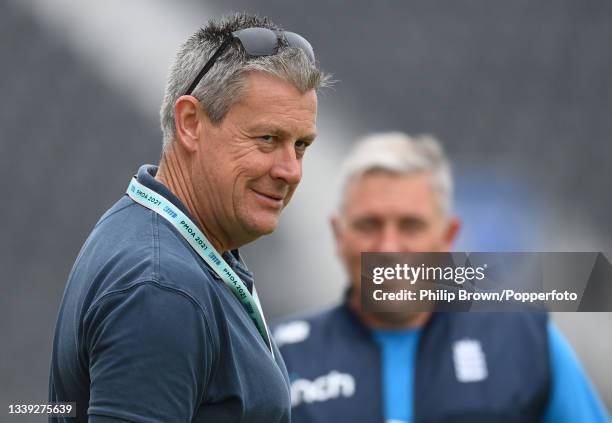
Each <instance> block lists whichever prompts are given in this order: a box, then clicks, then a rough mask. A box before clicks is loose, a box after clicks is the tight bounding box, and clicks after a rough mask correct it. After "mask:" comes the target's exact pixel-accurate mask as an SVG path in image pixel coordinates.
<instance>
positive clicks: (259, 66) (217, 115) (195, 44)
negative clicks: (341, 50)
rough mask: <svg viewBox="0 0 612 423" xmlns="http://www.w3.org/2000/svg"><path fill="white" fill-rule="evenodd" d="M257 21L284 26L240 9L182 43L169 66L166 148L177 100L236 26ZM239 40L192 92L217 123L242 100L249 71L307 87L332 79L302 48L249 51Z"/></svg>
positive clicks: (164, 110)
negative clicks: (255, 54) (271, 52)
mask: <svg viewBox="0 0 612 423" xmlns="http://www.w3.org/2000/svg"><path fill="white" fill-rule="evenodd" d="M252 27H263V28H269V29H272V30H274V31H280V30H281V29H280V27H278V26H276V25H275V24H273V23H272V22H270V21H269V20H268V19H267V18H259V17H257V16H253V15H247V14H244V13H242V14H235V15H231V16H227V17H224V18H222V19H220V20H218V21H217V20H211V21H209V22H208V23H207V25H206V26H205V27H204V28H202V29H200V30H199V31H197V32H196V33H195V34H193V35H192V36H191V37H189V39H187V41H186V42H185V43H184V44H183V45H182V46H181V47H180V49H179V51H178V53H177V56H176V59H175V61H174V63H173V64H172V65H171V67H170V72H169V74H168V80H167V83H166V91H165V94H164V100H163V102H162V105H161V109H160V123H161V129H162V132H163V146H164V149H165V148H167V147H168V145H170V143H171V142H172V140H173V139H174V137H175V134H176V126H175V121H174V105H175V103H176V101H177V100H178V98H179V97H180V96H182V95H183V94H184V93H185V91H187V88H188V87H189V85H190V84H191V83H192V82H193V80H194V79H195V77H196V75H197V74H198V72H200V70H201V69H202V68H203V66H204V64H205V63H206V62H207V61H208V59H209V58H210V57H211V56H212V55H213V54H214V53H215V51H216V50H217V49H218V48H219V46H220V45H221V43H223V41H224V40H225V39H226V38H227V37H229V36H230V34H231V33H232V32H234V31H237V30H239V29H244V28H252ZM238 45H239V41H237V40H234V43H233V44H232V45H231V47H230V48H228V49H227V50H226V51H225V52H224V53H223V54H222V55H221V56H220V57H219V58H218V59H217V61H216V62H215V65H214V66H213V67H212V68H211V69H210V70H209V71H208V73H207V74H206V75H205V76H204V78H202V80H201V81H200V82H199V83H198V85H197V86H196V87H195V89H194V90H193V92H192V94H191V95H193V96H194V97H195V98H197V99H198V101H199V102H200V103H201V104H202V106H203V108H204V110H205V111H206V113H207V115H208V118H209V119H210V121H211V123H212V124H213V125H218V124H220V123H221V122H222V121H223V118H224V117H225V115H226V114H227V112H228V111H229V109H230V107H231V106H232V105H234V104H235V103H237V102H238V101H240V99H241V97H242V95H243V93H244V88H245V74H247V73H248V72H265V73H268V74H271V75H274V76H276V77H278V78H281V79H283V80H286V81H288V82H290V83H291V84H292V85H294V86H295V87H296V88H297V89H298V90H299V91H300V92H302V93H305V92H307V91H310V90H312V89H318V88H321V87H324V86H326V85H327V84H328V81H329V75H327V74H325V73H324V72H323V71H321V70H320V69H319V68H318V67H317V65H316V64H313V63H311V62H310V60H309V59H308V57H307V56H306V54H305V53H304V52H303V51H302V50H300V49H299V48H292V47H289V46H286V45H282V44H281V45H280V46H279V51H278V53H277V54H275V55H273V56H263V57H248V56H247V55H246V54H245V52H244V51H243V50H242V49H241V48H238Z"/></svg>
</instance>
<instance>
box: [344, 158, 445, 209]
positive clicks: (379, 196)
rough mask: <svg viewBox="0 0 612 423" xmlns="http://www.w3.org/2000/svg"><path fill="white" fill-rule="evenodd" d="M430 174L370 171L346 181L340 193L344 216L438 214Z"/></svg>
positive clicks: (423, 172) (437, 205)
mask: <svg viewBox="0 0 612 423" xmlns="http://www.w3.org/2000/svg"><path fill="white" fill-rule="evenodd" d="M439 209H440V208H439V204H438V201H437V198H436V195H435V192H434V189H433V185H432V174H431V172H430V171H416V172H410V173H397V172H392V171H389V170H378V169H373V170H370V171H368V172H366V173H364V174H362V175H359V176H355V177H353V178H349V180H348V181H347V183H346V185H345V187H344V190H343V192H342V203H341V207H340V213H341V214H343V215H345V216H357V215H367V214H370V215H377V216H402V215H422V216H429V215H433V214H435V213H437V212H439Z"/></svg>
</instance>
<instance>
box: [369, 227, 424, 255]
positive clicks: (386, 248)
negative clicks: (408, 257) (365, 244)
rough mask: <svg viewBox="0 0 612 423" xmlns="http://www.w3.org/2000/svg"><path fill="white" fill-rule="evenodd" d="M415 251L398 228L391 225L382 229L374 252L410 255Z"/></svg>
mask: <svg viewBox="0 0 612 423" xmlns="http://www.w3.org/2000/svg"><path fill="white" fill-rule="evenodd" d="M415 251H416V250H415V248H414V245H413V243H412V242H411V241H410V240H409V239H407V238H406V236H405V235H402V233H401V231H400V230H399V228H398V227H396V226H395V225H393V224H386V225H385V226H384V227H383V230H382V232H381V234H380V238H379V240H378V243H377V245H376V252H381V253H384V252H387V253H391V252H398V253H411V252H415Z"/></svg>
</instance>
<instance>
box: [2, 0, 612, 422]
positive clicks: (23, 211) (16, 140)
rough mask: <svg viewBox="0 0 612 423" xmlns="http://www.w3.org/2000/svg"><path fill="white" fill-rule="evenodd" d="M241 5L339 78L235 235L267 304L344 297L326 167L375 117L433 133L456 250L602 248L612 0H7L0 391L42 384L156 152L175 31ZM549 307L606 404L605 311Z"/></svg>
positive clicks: (180, 35) (20, 394) (610, 157)
mask: <svg viewBox="0 0 612 423" xmlns="http://www.w3.org/2000/svg"><path fill="white" fill-rule="evenodd" d="M242 10H247V11H250V12H257V13H259V14H260V15H266V16H269V17H271V18H272V19H273V20H275V21H276V22H278V23H280V24H281V25H283V26H284V27H285V28H287V29H291V30H292V31H296V32H298V33H301V34H303V35H304V36H306V37H307V38H308V39H309V40H310V41H311V42H312V44H313V46H314V47H315V51H316V54H317V58H318V60H319V61H320V62H321V64H322V66H323V68H324V69H326V70H327V71H329V72H332V73H333V74H334V75H335V78H336V79H337V80H338V83H337V84H336V87H335V88H334V89H332V90H327V91H325V92H324V93H322V94H321V95H320V111H319V134H320V135H319V138H318V140H317V143H316V144H315V146H314V147H313V148H312V150H310V151H309V154H308V155H307V157H306V159H305V176H304V180H303V183H302V185H301V186H300V188H299V189H298V192H297V193H296V196H295V197H294V200H293V203H292V204H291V205H290V206H289V207H288V209H287V210H286V212H285V215H284V217H283V219H282V222H281V225H280V227H279V229H278V230H277V232H276V233H275V234H274V235H272V236H269V237H267V238H264V239H261V240H258V241H257V242H255V243H254V244H252V245H249V246H247V247H246V248H244V254H245V256H246V259H247V263H248V264H249V266H250V267H251V269H252V270H253V271H254V272H255V274H256V277H257V283H258V290H259V292H260V296H261V297H262V302H263V305H264V309H265V310H266V314H267V316H268V320H272V321H273V320H275V319H278V318H281V317H283V316H286V315H288V314H295V313H299V312H304V311H308V310H314V309H318V308H320V307H324V306H328V305H331V304H333V303H334V302H336V301H338V300H339V299H340V297H341V295H342V292H343V289H344V286H345V279H344V276H343V272H342V269H341V267H340V265H339V263H338V262H337V260H336V258H335V252H334V246H333V239H332V237H331V232H330V231H329V229H328V218H329V215H330V213H331V212H332V210H333V208H334V205H335V201H336V198H337V193H336V186H335V174H336V170H337V165H338V162H339V160H341V158H342V155H343V153H344V152H346V151H347V150H348V149H349V148H350V146H351V143H352V142H354V141H355V139H356V137H358V136H360V135H363V134H364V133H368V132H372V131H380V130H392V129H393V130H403V131H406V132H409V133H431V134H433V135H435V136H436V137H438V138H440V139H441V140H442V141H443V142H444V143H445V145H446V147H447V149H448V152H449V154H450V156H451V158H452V159H453V162H454V173H455V177H456V184H457V192H456V210H457V213H458V214H459V216H460V217H461V218H462V219H463V222H464V227H463V232H462V235H461V238H460V240H459V242H458V244H457V245H456V249H457V250H468V251H530V250H531V251H536V250H539V251H612V220H611V219H610V216H612V195H610V182H612V172H611V171H610V163H612V148H611V147H610V145H611V141H612V139H611V138H612V135H611V134H612V48H610V42H611V41H612V2H609V1H605V0H587V1H578V0H555V1H548V0H545V1H539V2H533V1H527V0H512V1H501V0H495V1H493V0H459V1H458V0H434V1H431V0H428V1H427V0H423V1H414V0H409V1H403V2H399V1H396V2H386V1H381V2H372V1H365V0H359V1H339V0H336V1H323V0H310V1H308V2H285V1H281V0H273V1H264V0H249V1H246V0H226V1H220V0H216V1H206V2H200V1H183V2H171V1H162V0H147V1H145V0H131V1H129V2H122V1H119V0H108V1H104V2H93V1H78V0H52V1H51V0H6V1H2V2H0V51H1V53H2V55H1V56H0V61H1V66H0V92H1V93H2V97H3V101H2V102H0V108H1V111H0V134H1V137H2V140H1V142H0V172H2V173H1V174H0V181H2V182H1V183H2V194H3V198H4V200H3V201H2V206H0V234H1V235H2V241H3V242H2V243H1V244H0V269H1V270H2V273H1V275H2V276H1V277H2V283H1V287H2V288H1V289H2V291H1V296H0V331H1V332H0V334H1V341H0V344H1V348H0V403H1V404H8V403H33V402H38V401H45V400H46V398H47V376H48V366H49V355H50V350H51V340H52V336H53V328H54V323H55V318H56V314H57V308H58V305H59V302H60V300H61V295H62V291H63V287H64V284H65V281H66V278H67V275H68V273H69V271H70V268H71V266H72V263H73V261H74V259H75V258H76V255H77V253H78V251H79V248H80V246H81V244H82V243H83V241H84V240H85V238H86V236H87V235H88V233H89V231H90V229H91V228H92V226H93V225H94V224H95V222H96V221H97V219H98V218H99V217H100V216H101V215H102V213H103V212H104V211H105V210H106V209H107V208H108V207H110V206H111V205H112V204H113V203H114V202H115V201H116V200H117V199H118V198H119V197H120V196H121V195H122V194H123V192H124V190H125V188H126V186H127V183H128V180H129V178H130V176H131V175H132V174H133V173H134V172H135V171H136V170H137V168H138V166H139V165H140V164H142V163H156V162H157V161H158V158H159V155H160V146H161V133H160V130H159V129H158V127H159V124H158V109H159V105H160V102H161V98H162V94H163V89H164V81H165V75H166V70H167V68H168V66H169V64H170V61H171V59H172V58H173V56H174V53H175V51H176V48H177V47H178V45H179V44H180V43H181V42H182V41H183V40H184V39H185V38H186V37H187V36H188V35H189V34H191V33H192V32H194V31H195V30H196V29H197V28H198V27H199V26H200V25H202V24H203V23H204V22H205V21H206V20H207V19H208V18H210V17H214V16H220V15H222V14H224V13H227V12H229V11H242ZM554 318H555V319H556V320H557V322H558V323H559V325H560V326H561V328H562V329H563V331H564V332H565V333H566V334H567V336H568V337H569V339H570V341H571V342H572V344H573V346H574V348H575V349H576V350H577V352H578V354H579V356H580V357H581V358H582V360H583V362H584V364H585V366H586V368H587V370H588V372H589V374H590V376H591V378H592V379H593V381H594V382H595V384H596V385H597V387H598V388H599V391H600V393H601V395H602V396H603V397H604V399H605V401H606V402H607V405H608V409H609V410H610V409H612V366H611V365H610V357H612V315H611V314H609V313H592V314H590V313H582V314H572V313H565V314H557V315H555V316H554ZM3 407H5V406H3ZM5 410H6V408H5ZM0 413H1V414H0V415H2V416H5V411H4V410H3V411H1V412H0ZM0 420H5V418H4V417H1V418H0ZM39 420H41V419H38V418H34V417H32V420H31V421H39ZM20 421H23V422H25V421H28V418H27V417H22V418H20Z"/></svg>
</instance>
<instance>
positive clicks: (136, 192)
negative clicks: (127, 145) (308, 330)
mask: <svg viewBox="0 0 612 423" xmlns="http://www.w3.org/2000/svg"><path fill="white" fill-rule="evenodd" d="M127 195H129V196H130V198H131V199H132V200H134V201H136V202H137V203H138V204H141V205H143V206H144V207H146V208H148V209H150V210H152V211H154V212H155V213H157V214H158V215H160V216H161V217H163V218H164V219H166V220H167V221H168V222H170V223H171V224H172V226H174V227H175V228H176V230H178V231H179V233H180V234H181V235H183V238H185V239H186V240H187V242H188V243H189V245H191V247H192V248H193V249H194V250H195V251H196V253H198V255H199V256H200V257H202V259H203V260H204V261H205V262H206V263H207V264H208V265H209V266H210V267H211V268H212V269H213V270H214V272H215V273H216V274H217V275H218V276H219V277H220V278H221V280H223V282H225V285H226V286H227V287H228V288H230V290H231V291H232V292H233V293H234V295H235V296H236V298H238V300H239V301H240V302H241V303H242V305H243V306H244V309H245V310H246V312H247V313H248V314H249V317H250V318H251V320H252V321H253V323H254V324H255V327H256V328H257V331H258V332H259V334H260V335H261V337H262V338H263V340H264V342H265V343H266V345H267V346H268V348H269V349H270V352H272V356H273V357H274V352H273V351H272V344H271V342H270V335H269V334H268V327H267V325H266V320H265V318H264V315H263V311H262V309H261V305H260V303H259V298H258V297H257V291H256V290H255V286H253V295H251V293H250V292H249V290H248V289H247V287H246V285H245V284H244V282H242V280H241V279H240V277H239V276H238V275H237V274H236V273H235V272H234V270H233V269H232V268H231V267H230V266H229V265H228V264H227V263H226V262H225V260H224V259H223V257H221V254H219V253H218V252H217V250H215V247H213V246H212V244H211V243H210V242H209V241H208V239H207V238H206V236H204V234H203V233H202V231H200V230H199V229H198V227H197V226H196V225H195V224H194V223H193V222H192V221H191V219H189V217H187V216H186V215H185V213H183V212H182V211H181V210H180V209H179V208H178V207H176V206H175V205H174V204H172V202H170V201H169V200H167V199H166V198H165V197H164V196H162V195H161V194H159V193H157V192H155V191H153V190H151V189H149V188H147V187H145V186H144V185H142V184H141V183H140V182H138V180H137V179H136V178H132V180H131V181H130V185H129V186H128V189H127Z"/></svg>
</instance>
